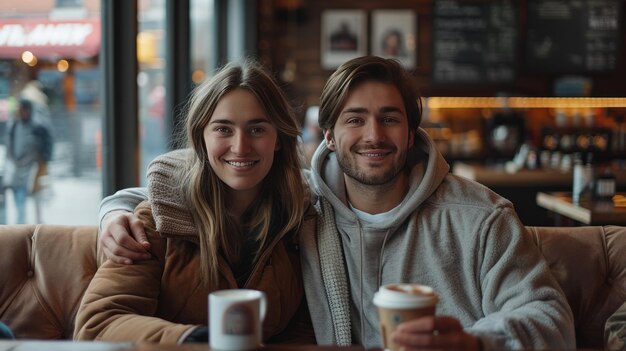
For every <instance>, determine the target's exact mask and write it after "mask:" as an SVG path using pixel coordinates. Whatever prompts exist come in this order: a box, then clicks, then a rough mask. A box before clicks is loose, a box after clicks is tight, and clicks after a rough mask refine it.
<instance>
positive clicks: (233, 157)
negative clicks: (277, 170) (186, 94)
mask: <svg viewBox="0 0 626 351" xmlns="http://www.w3.org/2000/svg"><path fill="white" fill-rule="evenodd" d="M277 138H278V132H277V131H276V128H275V127H274V125H272V123H271V122H270V119H269V118H268V116H267V113H266V112H265V109H264V108H263V106H262V105H261V104H260V103H259V101H258V100H257V98H256V97H255V96H254V95H253V94H252V93H251V92H249V91H247V90H245V89H235V90H233V91H231V92H229V93H227V94H225V95H224V96H223V97H222V98H221V99H220V101H219V102H218V104H217V106H216V108H215V111H214V112H213V115H212V116H211V119H210V120H209V123H208V124H207V125H206V126H205V127H204V144H205V146H206V150H207V154H208V158H209V163H210V164H211V167H212V168H213V171H214V172H215V173H216V174H217V176H218V177H219V178H220V179H221V180H222V181H223V182H224V183H226V185H228V186H229V187H230V188H231V189H233V190H234V191H236V192H242V193H247V194H249V195H252V196H254V195H256V194H257V193H258V191H259V189H260V186H261V181H262V180H263V178H265V176H266V175H267V174H268V173H269V171H270V168H272V162H273V161H274V151H276V149H277Z"/></svg>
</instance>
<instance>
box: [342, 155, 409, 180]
mask: <svg viewBox="0 0 626 351" xmlns="http://www.w3.org/2000/svg"><path fill="white" fill-rule="evenodd" d="M369 148H381V147H380V146H375V147H368V149H369ZM384 149H386V150H389V149H390V148H389V147H388V146H385V147H384ZM393 150H395V149H393ZM357 151H358V148H356V147H353V148H351V150H350V152H349V153H348V154H347V155H344V153H342V152H338V151H335V153H336V155H337V162H338V163H339V167H340V168H341V170H342V171H343V172H344V173H345V174H346V175H347V176H348V177H350V178H352V179H354V180H356V181H357V182H359V183H361V184H363V185H385V184H388V183H390V182H392V181H393V180H394V179H395V178H396V177H397V176H398V174H400V172H402V170H403V169H404V166H405V163H406V150H405V151H404V152H403V153H401V154H400V158H399V161H400V162H399V163H398V164H393V165H392V167H391V168H389V169H388V170H387V171H385V172H384V173H382V174H368V173H367V172H366V171H365V170H363V169H359V166H358V165H357V160H356V157H358V156H356V157H355V156H354V155H356V153H357ZM380 167H383V166H380Z"/></svg>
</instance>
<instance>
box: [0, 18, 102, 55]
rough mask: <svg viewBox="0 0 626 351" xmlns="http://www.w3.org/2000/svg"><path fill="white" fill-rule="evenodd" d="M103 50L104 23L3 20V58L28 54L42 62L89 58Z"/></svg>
mask: <svg viewBox="0 0 626 351" xmlns="http://www.w3.org/2000/svg"><path fill="white" fill-rule="evenodd" d="M99 50H100V19H98V18H95V19H93V18H92V19H83V20H67V21H51V20H47V19H2V20H0V58H11V59H15V58H20V57H21V56H22V53H23V52H24V51H30V52H32V53H33V54H34V55H35V56H36V57H37V58H38V59H53V60H57V59H62V58H88V57H93V56H95V55H97V54H98V52H99Z"/></svg>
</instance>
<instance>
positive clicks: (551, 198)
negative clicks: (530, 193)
mask: <svg viewBox="0 0 626 351" xmlns="http://www.w3.org/2000/svg"><path fill="white" fill-rule="evenodd" d="M537 205H539V206H540V207H542V208H545V209H547V210H549V211H551V212H553V213H555V214H557V215H559V216H564V217H567V218H570V219H573V220H575V221H576V222H579V223H582V224H586V225H607V224H614V225H626V207H615V206H613V201H611V200H605V201H597V200H582V201H581V202H580V203H579V204H574V203H573V202H572V194H571V193H569V192H553V193H545V192H539V193H537Z"/></svg>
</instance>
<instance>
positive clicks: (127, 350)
mask: <svg viewBox="0 0 626 351" xmlns="http://www.w3.org/2000/svg"><path fill="white" fill-rule="evenodd" d="M364 350H365V349H364V348H363V347H360V346H347V347H339V346H317V345H304V346H302V345H298V346H295V345H268V346H264V347H262V348H261V349H259V351H364ZM0 351H210V348H209V346H208V344H206V343H197V344H182V345H159V344H155V343H146V342H142V343H137V344H133V343H127V342H101V341H52V340H50V341H48V340H45V341H34V340H11V341H3V340H0ZM371 351H380V349H371Z"/></svg>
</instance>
